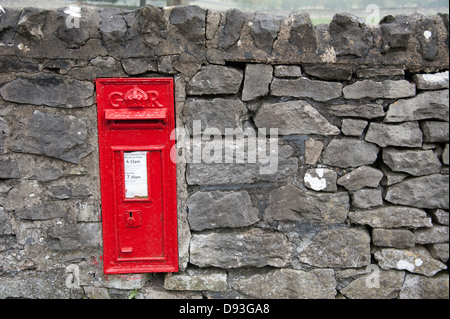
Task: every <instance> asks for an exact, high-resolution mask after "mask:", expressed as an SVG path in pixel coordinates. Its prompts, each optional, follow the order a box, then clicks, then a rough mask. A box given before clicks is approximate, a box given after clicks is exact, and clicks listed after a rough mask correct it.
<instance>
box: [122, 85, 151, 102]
mask: <svg viewBox="0 0 450 319" xmlns="http://www.w3.org/2000/svg"><path fill="white" fill-rule="evenodd" d="M147 99H148V94H147V93H146V92H145V91H143V90H141V89H140V88H138V87H137V86H136V85H135V86H134V87H133V88H132V89H131V90H129V91H127V93H125V100H126V101H128V102H131V103H133V102H143V101H146V100H147Z"/></svg>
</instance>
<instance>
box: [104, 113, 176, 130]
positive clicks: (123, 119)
mask: <svg viewBox="0 0 450 319" xmlns="http://www.w3.org/2000/svg"><path fill="white" fill-rule="evenodd" d="M105 119H106V120H107V121H108V124H109V125H110V127H111V128H112V129H120V128H125V129H126V128H136V127H140V128H158V127H162V126H164V125H165V124H167V109H147V110H134V109H126V110H111V109H108V110H105Z"/></svg>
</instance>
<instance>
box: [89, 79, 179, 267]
mask: <svg viewBox="0 0 450 319" xmlns="http://www.w3.org/2000/svg"><path fill="white" fill-rule="evenodd" d="M96 88H97V117H98V139H99V156H100V183H101V197H102V225H103V263H104V273H105V274H119V273H145V272H177V271H178V240H177V205H176V164H175V163H173V162H172V161H171V159H170V150H171V148H172V147H173V145H174V143H175V141H173V140H171V139H170V134H171V132H172V130H173V129H174V128H175V116H174V91H173V80H172V79H170V78H153V79H146V78H137V79H135V78H120V79H97V80H96Z"/></svg>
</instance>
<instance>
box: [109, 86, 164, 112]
mask: <svg viewBox="0 0 450 319" xmlns="http://www.w3.org/2000/svg"><path fill="white" fill-rule="evenodd" d="M158 99H159V93H158V91H144V90H142V89H141V88H139V87H138V86H137V85H134V86H133V88H131V89H129V90H128V91H126V92H125V93H122V92H117V91H116V92H112V93H110V94H109V95H108V101H109V103H110V104H111V106H113V107H164V105H162V104H161V103H160V102H159V101H158Z"/></svg>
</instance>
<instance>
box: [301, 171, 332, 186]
mask: <svg viewBox="0 0 450 319" xmlns="http://www.w3.org/2000/svg"><path fill="white" fill-rule="evenodd" d="M316 173H317V175H318V176H317V177H315V176H312V175H311V174H309V173H306V174H305V184H308V185H309V186H310V187H311V188H312V189H314V190H316V191H320V190H323V189H325V188H326V187H327V180H326V179H325V178H322V177H323V169H320V168H319V169H317V170H316Z"/></svg>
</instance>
